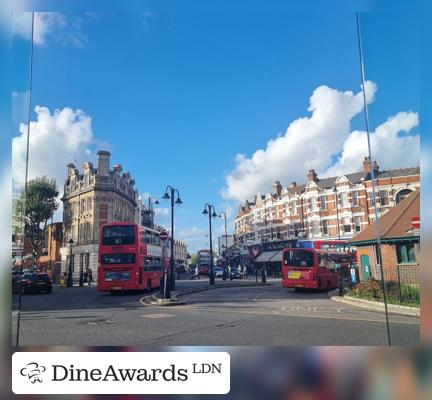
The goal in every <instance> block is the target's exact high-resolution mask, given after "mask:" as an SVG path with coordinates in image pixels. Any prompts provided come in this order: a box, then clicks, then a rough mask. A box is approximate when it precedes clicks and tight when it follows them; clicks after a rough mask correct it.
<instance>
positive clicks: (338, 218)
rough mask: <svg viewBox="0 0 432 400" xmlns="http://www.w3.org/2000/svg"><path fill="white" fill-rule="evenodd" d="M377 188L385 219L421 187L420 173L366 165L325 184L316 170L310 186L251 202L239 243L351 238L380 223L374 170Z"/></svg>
mask: <svg viewBox="0 0 432 400" xmlns="http://www.w3.org/2000/svg"><path fill="white" fill-rule="evenodd" d="M372 168H373V170H374V176H375V180H376V187H377V193H376V194H377V206H378V208H379V215H383V214H385V213H386V212H387V211H388V210H389V209H391V208H392V207H394V206H395V205H396V204H398V203H400V202H401V201H402V200H403V199H404V198H405V197H406V196H407V195H408V194H410V193H411V192H413V191H415V190H417V189H418V188H419V187H420V168H419V167H414V168H403V169H394V170H388V171H380V170H379V167H378V164H377V163H376V162H374V164H373V165H371V163H370V160H369V158H367V157H365V159H364V161H363V171H359V172H354V173H350V174H345V175H342V176H335V177H331V178H323V179H320V178H319V177H318V176H317V174H316V172H315V171H314V170H313V169H311V170H309V172H308V173H307V181H306V183H304V184H300V185H298V184H297V183H296V182H292V183H291V184H290V185H288V186H285V187H284V186H282V184H281V183H280V182H279V181H276V182H275V184H274V186H273V192H272V193H267V194H266V195H261V194H259V193H257V194H256V196H255V198H254V199H253V201H249V200H246V202H245V203H244V204H243V205H241V206H240V208H239V211H238V214H237V216H236V218H235V244H236V245H237V246H242V245H243V246H244V245H251V244H255V243H263V242H269V241H277V240H287V239H294V238H302V239H312V240H313V239H338V238H342V239H349V238H352V237H353V236H354V235H356V234H357V233H359V232H361V231H362V230H363V229H365V228H366V227H368V226H370V225H371V224H372V223H373V221H374V218H375V215H374V207H373V204H372V181H371V169H372Z"/></svg>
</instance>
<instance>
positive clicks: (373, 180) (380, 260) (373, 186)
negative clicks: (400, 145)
mask: <svg viewBox="0 0 432 400" xmlns="http://www.w3.org/2000/svg"><path fill="white" fill-rule="evenodd" d="M356 22H357V39H358V48H359V56H360V70H361V81H362V91H363V103H364V115H365V122H366V136H367V144H368V153H369V162H370V166H371V168H370V169H371V179H372V199H373V204H374V211H375V231H376V236H377V253H378V264H379V266H380V272H381V282H382V290H383V296H384V307H385V317H386V327H387V340H388V345H389V346H391V337H390V325H389V318H388V310H387V291H386V285H385V282H384V270H383V266H382V257H381V231H380V226H379V221H378V208H377V205H376V188H375V172H374V168H373V161H372V152H371V144H370V133H369V115H368V108H367V102H366V91H365V72H364V63H363V49H362V42H361V34H360V20H359V14H358V13H356Z"/></svg>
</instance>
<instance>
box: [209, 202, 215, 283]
mask: <svg viewBox="0 0 432 400" xmlns="http://www.w3.org/2000/svg"><path fill="white" fill-rule="evenodd" d="M213 211H214V207H213ZM208 214H209V227H210V285H214V283H215V281H214V274H213V272H214V271H213V243H212V224H211V219H212V206H211V205H209V213H208Z"/></svg>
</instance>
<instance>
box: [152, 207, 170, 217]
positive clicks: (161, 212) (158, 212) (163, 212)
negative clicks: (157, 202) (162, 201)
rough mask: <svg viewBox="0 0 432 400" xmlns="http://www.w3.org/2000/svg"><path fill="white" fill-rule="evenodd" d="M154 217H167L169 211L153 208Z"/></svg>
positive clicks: (167, 209) (165, 208)
mask: <svg viewBox="0 0 432 400" xmlns="http://www.w3.org/2000/svg"><path fill="white" fill-rule="evenodd" d="M154 212H155V215H156V216H157V217H167V216H169V215H170V209H169V208H167V207H163V208H156V207H155V208H154Z"/></svg>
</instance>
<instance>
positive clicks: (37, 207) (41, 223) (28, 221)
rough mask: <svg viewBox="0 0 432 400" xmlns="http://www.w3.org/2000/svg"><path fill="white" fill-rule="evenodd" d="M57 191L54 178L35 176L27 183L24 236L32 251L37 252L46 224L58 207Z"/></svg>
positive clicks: (42, 239)
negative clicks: (28, 240) (28, 241)
mask: <svg viewBox="0 0 432 400" xmlns="http://www.w3.org/2000/svg"><path fill="white" fill-rule="evenodd" d="M58 195H59V191H58V188H57V183H56V181H55V179H51V180H49V179H48V178H47V177H46V176H43V177H37V178H35V179H32V180H31V181H29V182H28V183H27V191H26V196H25V203H24V209H25V236H26V237H28V238H29V239H30V242H31V244H32V248H33V251H36V252H38V251H39V250H40V247H41V245H42V243H43V241H44V236H45V231H46V225H47V222H48V220H49V219H50V218H51V217H52V216H53V214H54V211H55V210H57V208H58V202H57V196H58Z"/></svg>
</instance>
